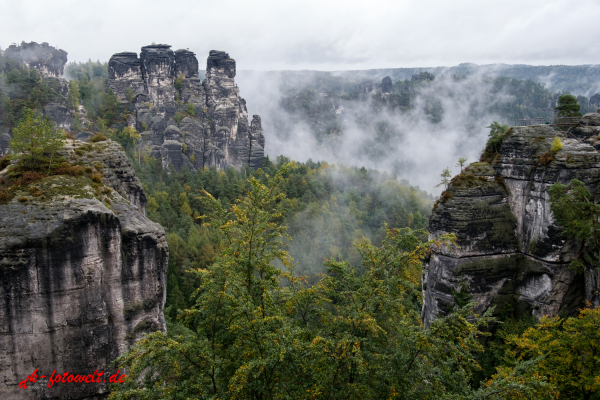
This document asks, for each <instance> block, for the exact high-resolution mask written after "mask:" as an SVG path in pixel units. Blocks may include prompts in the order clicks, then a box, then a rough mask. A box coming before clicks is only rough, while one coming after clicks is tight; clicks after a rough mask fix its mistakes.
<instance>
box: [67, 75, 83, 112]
mask: <svg viewBox="0 0 600 400" xmlns="http://www.w3.org/2000/svg"><path fill="white" fill-rule="evenodd" d="M80 98H81V95H80V93H79V85H78V84H77V81H69V94H68V95H67V100H66V102H65V106H67V108H69V109H71V110H77V108H78V107H79V99H80Z"/></svg>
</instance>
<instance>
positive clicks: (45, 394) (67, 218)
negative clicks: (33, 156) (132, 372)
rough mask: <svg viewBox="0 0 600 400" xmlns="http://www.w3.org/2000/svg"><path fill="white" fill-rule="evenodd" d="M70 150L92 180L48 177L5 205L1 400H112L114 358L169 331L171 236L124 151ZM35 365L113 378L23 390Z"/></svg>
mask: <svg viewBox="0 0 600 400" xmlns="http://www.w3.org/2000/svg"><path fill="white" fill-rule="evenodd" d="M65 154H66V155H67V156H68V158H69V159H70V160H71V161H72V162H75V163H78V162H80V163H83V165H84V166H86V169H87V172H86V174H85V175H83V176H71V175H60V176H50V177H47V178H44V179H43V180H41V181H37V182H34V183H33V184H31V185H29V186H28V187H25V188H24V189H23V190H20V191H19V192H18V193H16V197H15V198H14V199H13V200H12V201H10V202H9V203H8V204H3V205H2V204H0V299H2V301H1V303H0V349H1V351H0V381H2V383H3V384H2V385H0V398H2V399H9V400H10V399H84V398H85V399H90V398H104V396H105V395H106V394H107V390H108V377H109V376H110V374H112V373H114V372H116V371H113V368H112V367H111V365H110V364H111V362H112V361H113V360H114V359H115V358H116V357H117V356H118V355H120V354H122V353H123V352H124V351H125V350H126V349H127V348H128V347H129V346H130V345H131V344H133V343H134V341H135V340H137V339H139V338H140V337H141V335H142V334H144V333H147V332H151V331H155V330H163V331H164V330H165V323H164V317H163V314H162V310H163V306H164V302H165V296H166V280H165V273H166V268H167V259H168V248H167V241H166V237H165V232H164V230H163V228H162V227H161V226H160V225H158V224H156V223H154V222H152V221H150V220H148V219H147V218H146V217H145V215H144V214H145V204H146V197H145V194H144V191H143V189H142V185H141V183H140V182H139V180H138V179H137V178H136V177H135V175H134V173H133V171H132V169H131V166H130V164H129V161H128V159H127V157H126V155H125V154H124V153H123V151H122V150H121V146H120V145H118V144H117V143H113V142H111V141H106V142H99V143H96V144H88V143H85V142H79V141H70V142H69V144H68V145H67V148H66V151H65ZM6 174H7V170H4V171H2V172H0V176H2V177H3V178H7V177H6ZM89 176H91V177H92V179H90V178H89ZM99 177H102V178H101V183H99V180H100V179H99ZM36 369H38V375H39V376H41V375H46V376H50V375H51V374H52V372H53V371H54V370H56V373H57V374H62V373H64V372H67V371H69V372H70V373H72V374H73V375H76V374H81V375H88V374H92V373H94V371H95V370H98V371H104V378H106V381H105V382H101V383H65V384H61V383H56V384H54V385H52V387H51V388H49V387H48V378H45V379H42V380H41V381H39V382H38V383H36V384H33V383H31V382H30V385H29V386H30V387H29V388H28V389H26V390H24V389H20V388H19V387H18V385H19V382H21V381H22V380H24V379H25V378H26V377H27V376H28V375H29V374H31V373H33V371H34V370H36Z"/></svg>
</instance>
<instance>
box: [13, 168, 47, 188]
mask: <svg viewBox="0 0 600 400" xmlns="http://www.w3.org/2000/svg"><path fill="white" fill-rule="evenodd" d="M45 177H46V175H44V174H41V173H39V172H36V171H26V172H23V174H22V175H21V179H19V180H18V181H17V182H16V184H17V185H28V184H30V183H32V182H35V181H39V180H40V179H43V178H45Z"/></svg>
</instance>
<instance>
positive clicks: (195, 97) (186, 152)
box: [109, 45, 265, 171]
mask: <svg viewBox="0 0 600 400" xmlns="http://www.w3.org/2000/svg"><path fill="white" fill-rule="evenodd" d="M109 69H111V72H110V76H109V78H110V79H109V86H110V87H111V88H113V90H114V92H115V94H117V96H119V98H120V99H121V101H122V102H123V103H127V102H128V100H127V98H126V91H127V88H129V87H131V88H132V89H133V91H134V93H135V94H136V99H135V107H134V108H135V110H134V111H135V121H132V122H131V125H135V127H136V129H137V130H138V131H139V132H143V133H142V140H141V141H140V147H141V148H143V149H147V150H149V151H150V153H151V154H152V155H154V156H156V157H161V158H162V161H163V165H164V166H165V168H170V167H174V168H175V169H177V170H179V169H180V168H182V167H183V166H187V167H188V168H190V170H192V171H196V170H197V169H198V168H203V167H211V166H215V167H217V168H219V169H226V168H229V167H235V168H238V169H239V168H242V167H243V166H245V165H250V166H251V167H253V168H259V167H260V166H262V159H263V157H264V146H265V143H264V140H265V139H264V135H263V133H262V127H261V124H260V117H258V116H256V119H255V120H253V122H252V124H253V125H252V127H250V126H249V125H248V111H247V109H246V102H245V100H244V99H242V98H241V97H240V95H239V88H238V87H237V85H236V84H235V82H234V78H235V74H236V64H235V60H234V59H232V58H231V57H229V55H228V54H227V53H225V52H223V51H215V50H213V51H211V52H210V55H209V57H208V59H207V68H206V76H205V79H204V82H201V81H200V79H198V61H197V59H196V56H195V54H194V53H193V52H191V51H189V50H177V51H175V52H173V51H172V50H171V49H170V46H168V45H152V46H145V47H143V48H142V53H141V54H140V58H139V59H138V58H137V55H136V54H135V53H119V54H115V55H114V56H113V57H112V58H111V61H110V62H109ZM177 113H180V115H181V114H182V115H181V117H182V119H181V120H180V123H179V126H175V125H176V124H175V122H174V120H173V118H176V116H177ZM170 121H172V122H170ZM178 151H179V153H177V152H178Z"/></svg>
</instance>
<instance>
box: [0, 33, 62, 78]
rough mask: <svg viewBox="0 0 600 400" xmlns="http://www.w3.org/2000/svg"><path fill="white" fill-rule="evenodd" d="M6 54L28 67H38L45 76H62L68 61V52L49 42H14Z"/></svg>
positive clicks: (5, 51)
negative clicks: (17, 43) (18, 43)
mask: <svg viewBox="0 0 600 400" xmlns="http://www.w3.org/2000/svg"><path fill="white" fill-rule="evenodd" d="M4 56H5V57H7V58H10V59H12V60H15V61H18V62H19V63H21V64H22V65H24V66H25V67H27V68H33V67H35V68H37V69H38V70H39V71H40V72H41V73H42V75H43V76H45V77H55V78H58V77H60V76H62V74H63V71H64V66H65V64H66V63H67V52H66V51H64V50H61V49H57V48H55V47H52V46H50V45H49V44H48V43H45V42H44V43H42V44H38V43H36V42H30V43H26V42H22V43H21V45H20V46H17V45H16V44H12V45H10V46H8V48H7V49H6V50H4Z"/></svg>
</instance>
